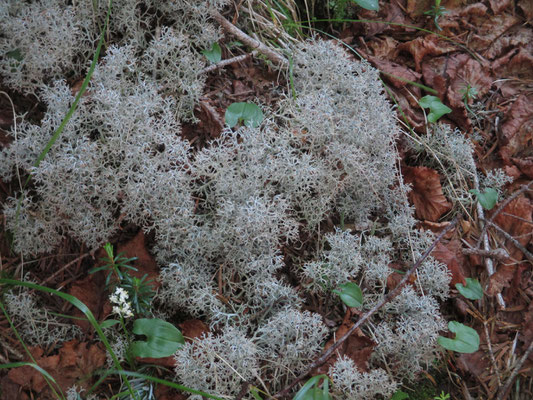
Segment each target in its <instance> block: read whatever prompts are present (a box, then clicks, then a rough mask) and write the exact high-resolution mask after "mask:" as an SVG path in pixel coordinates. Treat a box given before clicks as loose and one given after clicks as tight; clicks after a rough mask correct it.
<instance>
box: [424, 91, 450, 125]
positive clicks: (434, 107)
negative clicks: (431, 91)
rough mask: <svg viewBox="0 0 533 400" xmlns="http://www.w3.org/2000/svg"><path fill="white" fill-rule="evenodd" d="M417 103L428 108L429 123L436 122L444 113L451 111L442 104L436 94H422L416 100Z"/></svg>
mask: <svg viewBox="0 0 533 400" xmlns="http://www.w3.org/2000/svg"><path fill="white" fill-rule="evenodd" d="M418 104H420V106H421V107H422V108H429V111H430V112H429V114H428V121H429V122H431V123H435V122H437V121H438V120H439V118H440V117H442V116H443V115H444V114H448V113H451V112H452V109H451V108H450V107H448V106H445V105H444V104H442V101H440V99H439V98H438V97H436V96H429V95H428V96H424V97H422V98H421V99H420V100H418Z"/></svg>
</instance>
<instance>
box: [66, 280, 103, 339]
mask: <svg viewBox="0 0 533 400" xmlns="http://www.w3.org/2000/svg"><path fill="white" fill-rule="evenodd" d="M68 293H69V294H70V295H72V296H74V297H76V298H77V299H78V300H79V301H81V302H82V303H83V304H85V305H86V306H87V307H89V310H91V312H92V313H93V314H94V316H95V318H96V319H97V320H99V321H100V320H102V319H103V318H105V317H106V316H107V315H108V314H109V312H110V311H111V307H110V306H109V302H108V299H107V296H106V293H105V275H104V274H103V273H102V272H99V273H95V274H89V275H87V277H85V278H84V279H80V280H77V281H76V282H75V283H73V284H72V286H71V287H70V289H69V290H68ZM106 303H107V306H106ZM72 314H73V316H74V317H85V315H84V314H83V313H82V312H81V311H80V310H78V309H77V308H76V309H73V311H72ZM73 323H74V324H76V325H77V326H79V327H80V328H81V329H82V330H83V331H84V332H90V331H91V330H92V325H91V324H90V323H89V321H86V320H83V319H74V320H73Z"/></svg>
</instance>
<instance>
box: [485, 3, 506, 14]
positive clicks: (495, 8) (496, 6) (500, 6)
mask: <svg viewBox="0 0 533 400" xmlns="http://www.w3.org/2000/svg"><path fill="white" fill-rule="evenodd" d="M489 3H490V8H492V12H493V13H494V14H498V13H500V12H502V11H503V10H505V9H506V8H507V7H509V6H510V5H511V0H489Z"/></svg>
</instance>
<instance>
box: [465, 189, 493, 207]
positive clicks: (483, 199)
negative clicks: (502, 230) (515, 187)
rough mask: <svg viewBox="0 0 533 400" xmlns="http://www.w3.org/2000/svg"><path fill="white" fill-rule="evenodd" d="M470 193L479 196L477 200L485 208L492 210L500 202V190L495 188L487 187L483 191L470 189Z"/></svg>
mask: <svg viewBox="0 0 533 400" xmlns="http://www.w3.org/2000/svg"><path fill="white" fill-rule="evenodd" d="M469 192H470V193H472V194H474V195H475V196H476V197H477V201H479V204H481V207H483V208H484V209H485V210H492V209H493V208H494V206H495V205H496V203H497V202H498V191H497V190H496V189H493V188H486V189H485V191H484V192H483V193H481V192H480V191H479V190H476V189H470V190H469Z"/></svg>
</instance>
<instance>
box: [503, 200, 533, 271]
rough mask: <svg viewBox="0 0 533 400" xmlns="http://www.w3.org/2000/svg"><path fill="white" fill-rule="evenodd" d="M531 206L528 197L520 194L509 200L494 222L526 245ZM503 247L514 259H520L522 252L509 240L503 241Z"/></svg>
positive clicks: (529, 238) (530, 235)
mask: <svg viewBox="0 0 533 400" xmlns="http://www.w3.org/2000/svg"><path fill="white" fill-rule="evenodd" d="M532 213H533V206H532V205H531V200H529V198H527V197H524V196H520V197H518V198H516V199H514V200H513V201H511V202H510V203H509V204H508V205H507V206H506V207H505V208H504V209H503V210H502V212H500V213H499V214H498V215H497V216H496V218H495V219H494V223H496V225H498V226H499V227H500V228H502V229H503V230H504V231H506V232H507V233H508V234H509V235H511V236H513V237H514V238H515V239H516V240H517V241H518V242H519V243H520V244H521V245H522V246H527V244H528V243H529V241H530V240H531V238H532V235H533V232H532V230H531V227H532V226H533V224H532ZM505 247H506V249H507V251H508V253H509V255H510V256H511V258H513V259H514V260H516V261H521V260H523V258H524V254H523V253H522V251H521V250H520V249H518V248H516V247H515V246H514V245H513V244H512V243H511V242H510V241H505Z"/></svg>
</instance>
